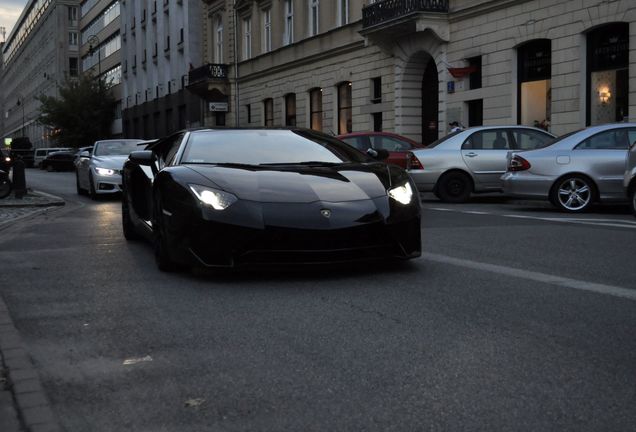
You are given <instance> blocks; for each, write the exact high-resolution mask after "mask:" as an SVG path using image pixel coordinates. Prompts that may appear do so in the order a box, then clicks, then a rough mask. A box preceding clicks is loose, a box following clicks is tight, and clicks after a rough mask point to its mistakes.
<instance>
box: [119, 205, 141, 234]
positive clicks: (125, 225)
mask: <svg viewBox="0 0 636 432" xmlns="http://www.w3.org/2000/svg"><path fill="white" fill-rule="evenodd" d="M121 225H122V229H123V231H124V238H125V239H126V240H128V241H134V240H139V237H140V236H139V234H138V233H137V230H136V229H135V225H133V222H132V220H130V208H129V207H128V198H127V197H126V194H125V193H124V196H123V197H122V200H121Z"/></svg>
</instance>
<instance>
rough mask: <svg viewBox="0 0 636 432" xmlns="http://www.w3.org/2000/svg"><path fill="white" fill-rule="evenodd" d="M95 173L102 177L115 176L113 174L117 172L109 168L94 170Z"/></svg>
mask: <svg viewBox="0 0 636 432" xmlns="http://www.w3.org/2000/svg"><path fill="white" fill-rule="evenodd" d="M95 171H96V172H97V174H99V175H103V176H112V175H115V173H116V172H117V171H115V170H114V169H109V168H95Z"/></svg>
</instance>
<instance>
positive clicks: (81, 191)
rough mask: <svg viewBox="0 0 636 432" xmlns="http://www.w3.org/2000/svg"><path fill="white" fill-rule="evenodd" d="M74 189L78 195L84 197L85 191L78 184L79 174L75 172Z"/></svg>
mask: <svg viewBox="0 0 636 432" xmlns="http://www.w3.org/2000/svg"><path fill="white" fill-rule="evenodd" d="M75 189H76V190H77V194H78V195H86V189H82V187H81V186H80V183H79V173H78V172H77V171H75Z"/></svg>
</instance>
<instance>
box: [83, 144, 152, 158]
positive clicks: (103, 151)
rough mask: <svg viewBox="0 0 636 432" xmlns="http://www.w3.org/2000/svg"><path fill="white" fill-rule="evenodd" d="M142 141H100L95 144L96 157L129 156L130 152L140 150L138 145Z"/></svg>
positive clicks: (94, 152) (94, 153)
mask: <svg viewBox="0 0 636 432" xmlns="http://www.w3.org/2000/svg"><path fill="white" fill-rule="evenodd" d="M140 142H141V141H100V142H97V143H95V147H94V151H93V155H94V156H127V155H129V154H130V152H132V151H134V150H138V148H137V144H138V143H140Z"/></svg>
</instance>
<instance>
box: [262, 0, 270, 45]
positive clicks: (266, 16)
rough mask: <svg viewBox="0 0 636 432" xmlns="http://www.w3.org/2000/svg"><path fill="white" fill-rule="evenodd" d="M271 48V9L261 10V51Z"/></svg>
mask: <svg viewBox="0 0 636 432" xmlns="http://www.w3.org/2000/svg"><path fill="white" fill-rule="evenodd" d="M271 50H272V10H271V9H265V10H264V11H263V52H264V53H266V52H270V51H271Z"/></svg>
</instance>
